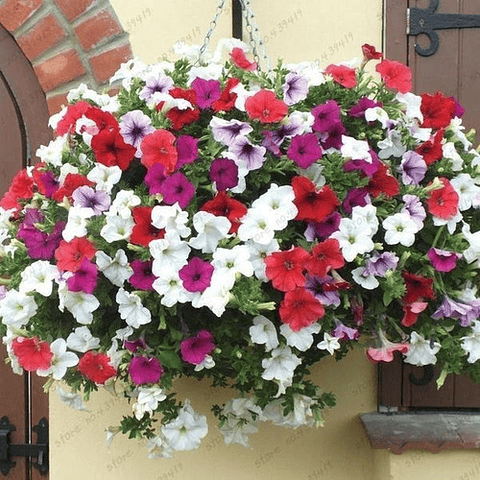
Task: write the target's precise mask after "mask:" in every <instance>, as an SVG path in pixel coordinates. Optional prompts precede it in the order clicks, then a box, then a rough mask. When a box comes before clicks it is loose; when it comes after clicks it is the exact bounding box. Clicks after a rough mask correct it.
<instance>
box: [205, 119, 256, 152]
mask: <svg viewBox="0 0 480 480" xmlns="http://www.w3.org/2000/svg"><path fill="white" fill-rule="evenodd" d="M210 128H211V129H212V134H213V138H214V139H215V140H216V141H217V142H220V143H223V144H224V145H228V146H230V145H232V144H233V143H235V141H236V140H237V138H238V137H244V136H245V135H248V134H249V133H250V132H251V131H252V130H253V128H252V127H251V125H249V124H248V123H246V122H241V121H240V120H235V119H233V120H230V121H228V120H223V119H222V118H219V117H213V118H212V120H211V121H210Z"/></svg>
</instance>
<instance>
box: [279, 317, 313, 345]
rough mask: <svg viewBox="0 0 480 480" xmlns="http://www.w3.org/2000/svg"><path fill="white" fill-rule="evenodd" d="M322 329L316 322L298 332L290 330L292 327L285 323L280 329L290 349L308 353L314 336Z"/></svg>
mask: <svg viewBox="0 0 480 480" xmlns="http://www.w3.org/2000/svg"><path fill="white" fill-rule="evenodd" d="M321 329H322V327H321V326H320V325H319V324H318V323H316V322H315V323H312V324H311V325H308V326H307V327H304V328H302V329H301V330H298V331H297V332H296V331H294V330H292V329H291V328H290V325H287V324H285V323H284V324H283V325H282V326H281V327H280V333H281V334H282V335H283V336H284V337H285V339H286V340H287V345H288V346H289V347H295V348H296V349H297V350H300V351H301V352H306V351H307V350H308V349H309V348H310V347H311V346H312V345H313V335H314V334H316V333H319V332H320V330H321Z"/></svg>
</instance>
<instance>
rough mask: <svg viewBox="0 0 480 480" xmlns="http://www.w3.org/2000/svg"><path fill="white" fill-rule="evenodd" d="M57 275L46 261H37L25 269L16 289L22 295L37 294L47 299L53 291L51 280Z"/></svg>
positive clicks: (55, 268) (52, 266) (55, 270)
mask: <svg viewBox="0 0 480 480" xmlns="http://www.w3.org/2000/svg"><path fill="white" fill-rule="evenodd" d="M57 274H58V270H57V267H55V265H52V264H51V263H50V262H48V261H46V260H38V261H36V262H34V263H32V264H31V265H28V266H27V267H25V270H23V272H22V274H21V275H22V281H21V282H20V285H19V287H18V289H19V291H20V292H22V293H27V292H38V293H39V294H40V295H43V296H44V297H49V296H50V295H51V294H52V290H53V280H54V278H55V277H56V275H57Z"/></svg>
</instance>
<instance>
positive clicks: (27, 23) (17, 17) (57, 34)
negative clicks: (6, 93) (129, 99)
mask: <svg viewBox="0 0 480 480" xmlns="http://www.w3.org/2000/svg"><path fill="white" fill-rule="evenodd" d="M0 23H1V24H2V25H3V26H4V27H5V28H6V29H7V30H8V31H9V32H10V34H11V35H12V36H13V37H14V38H15V40H16V42H17V44H18V45H19V47H20V48H21V49H22V51H23V53H24V54H25V56H26V57H27V58H28V60H29V61H30V62H31V64H32V66H33V68H34V70H35V73H36V75H37V77H38V80H39V82H40V85H41V87H42V89H43V91H44V92H45V96H46V99H47V104H48V109H49V112H50V114H53V113H56V112H58V111H59V110H60V108H61V106H62V105H63V104H65V103H66V94H67V93H68V91H69V90H70V89H71V88H74V87H76V86H78V85H79V84H80V83H86V84H87V85H88V86H89V87H90V88H92V89H94V90H97V91H100V90H102V89H108V88H109V83H108V80H109V78H110V77H111V76H112V75H113V73H115V71H116V70H117V69H118V67H119V66H120V64H121V63H123V62H125V61H127V60H129V59H130V58H132V56H133V55H132V50H131V46H130V42H129V40H128V34H127V33H126V32H125V31H124V29H123V27H122V26H121V24H120V22H119V20H118V18H117V16H116V14H115V11H114V10H113V7H112V6H111V4H110V2H109V0H3V1H1V0H0Z"/></svg>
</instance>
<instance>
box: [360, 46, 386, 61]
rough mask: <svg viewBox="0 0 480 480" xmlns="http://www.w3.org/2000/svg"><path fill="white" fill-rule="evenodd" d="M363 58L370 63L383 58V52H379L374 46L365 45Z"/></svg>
mask: <svg viewBox="0 0 480 480" xmlns="http://www.w3.org/2000/svg"><path fill="white" fill-rule="evenodd" d="M362 53H363V58H364V59H365V60H366V61H367V62H368V61H369V60H379V59H381V58H383V53H382V52H377V50H376V49H375V47H374V46H373V45H369V44H368V43H365V44H363V45H362Z"/></svg>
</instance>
